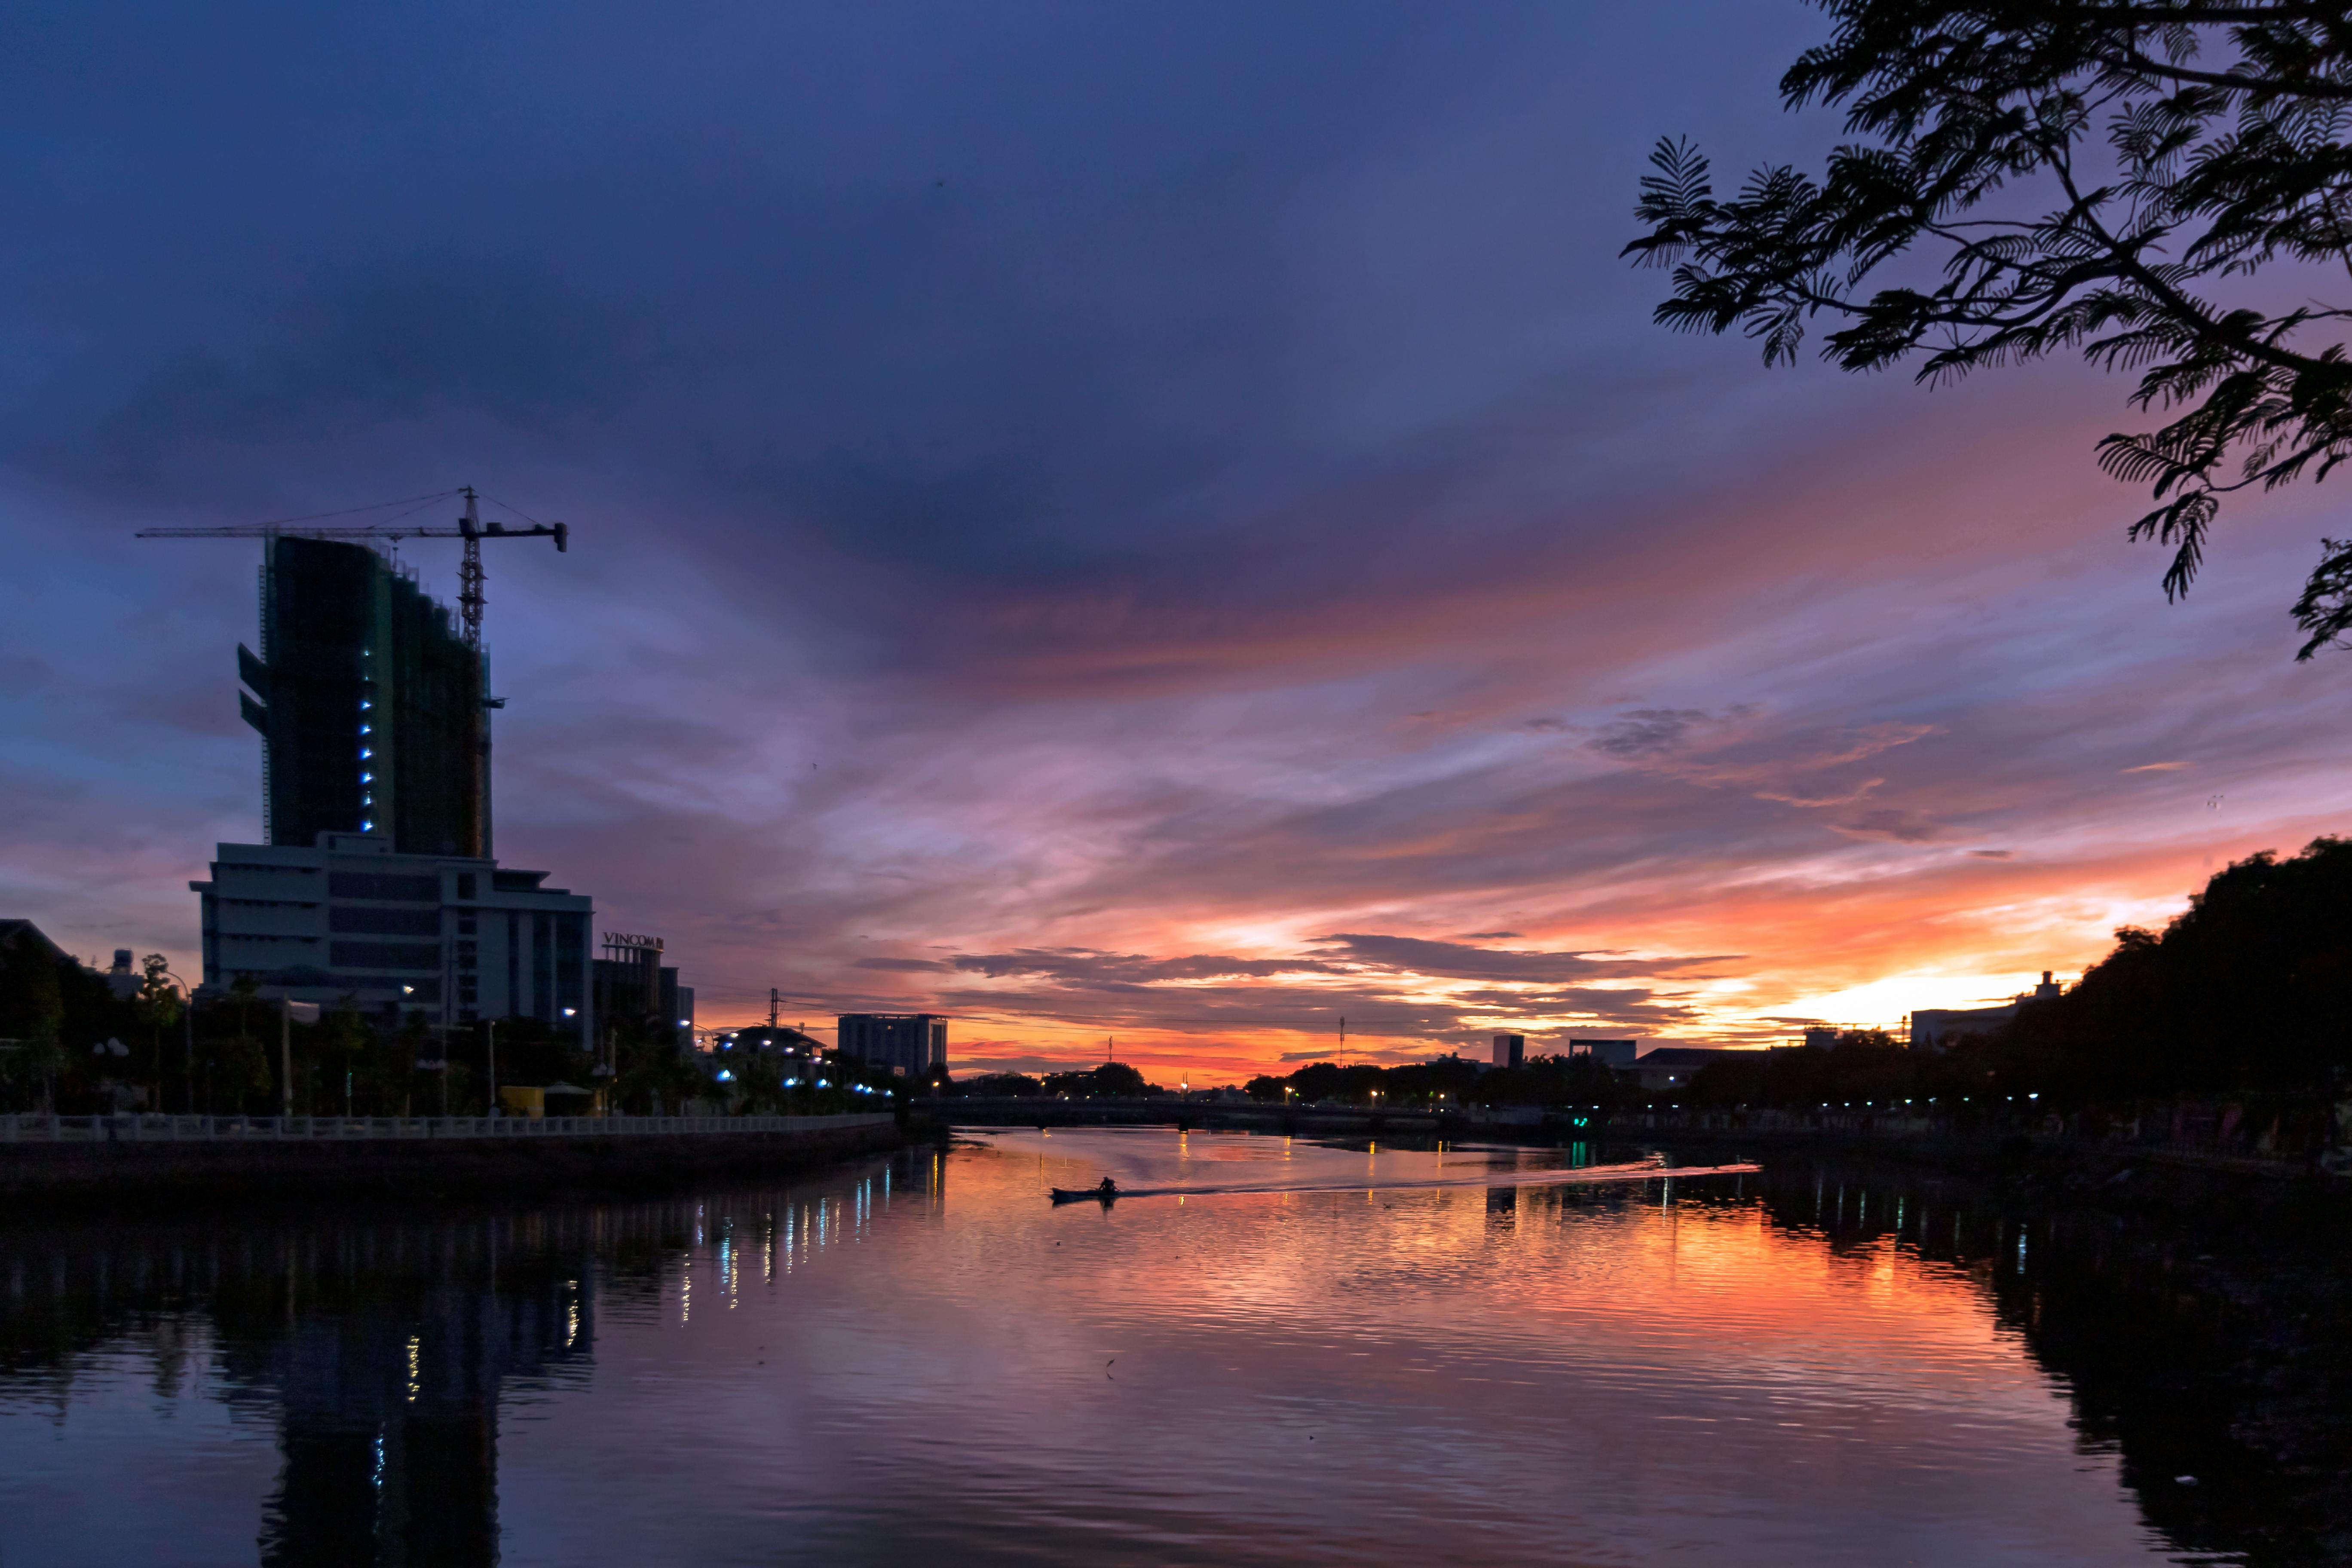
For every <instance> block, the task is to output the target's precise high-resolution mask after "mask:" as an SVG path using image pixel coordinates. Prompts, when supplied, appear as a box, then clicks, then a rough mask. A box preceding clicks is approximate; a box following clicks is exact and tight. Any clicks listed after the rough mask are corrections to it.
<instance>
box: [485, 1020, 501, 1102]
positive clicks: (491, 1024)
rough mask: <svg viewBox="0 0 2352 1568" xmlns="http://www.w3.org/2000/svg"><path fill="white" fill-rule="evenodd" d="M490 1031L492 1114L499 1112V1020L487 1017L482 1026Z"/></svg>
mask: <svg viewBox="0 0 2352 1568" xmlns="http://www.w3.org/2000/svg"><path fill="white" fill-rule="evenodd" d="M483 1027H484V1028H486V1029H488V1031H489V1032H490V1116H491V1117H492V1119H493V1120H495V1119H496V1118H497V1116H498V1114H499V1021H498V1020H497V1019H496V1018H490V1019H486V1020H485V1021H484V1023H483Z"/></svg>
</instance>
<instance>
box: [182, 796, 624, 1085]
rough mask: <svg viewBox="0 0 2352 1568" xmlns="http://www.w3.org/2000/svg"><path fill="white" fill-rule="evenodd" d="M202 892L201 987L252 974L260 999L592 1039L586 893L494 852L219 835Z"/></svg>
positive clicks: (353, 836) (324, 836)
mask: <svg viewBox="0 0 2352 1568" xmlns="http://www.w3.org/2000/svg"><path fill="white" fill-rule="evenodd" d="M212 873H213V874H212V880H210V881H208V882H191V883H189V884H188V886H189V888H190V889H192V890H194V892H196V893H197V894H199V895H200V896H201V897H202V899H203V900H204V942H205V984H206V985H208V986H222V987H226V986H227V985H229V984H233V983H234V982H235V981H236V980H237V979H238V978H239V977H240V976H245V975H249V976H251V977H252V978H253V979H254V980H255V981H256V982H257V983H258V984H259V985H260V987H261V994H264V995H268V996H287V997H290V998H292V999H293V1000H295V1001H298V1002H319V1003H324V1004H326V1005H329V1006H332V1005H335V1004H336V1003H338V1002H340V1001H341V999H342V998H344V997H345V996H351V997H353V998H355V999H356V1000H357V1002H358V1004H359V1005H360V1007H361V1008H362V1010H363V1011H366V1012H374V1013H381V1012H385V1011H388V1010H396V1011H397V1012H398V1013H400V1014H401V1015H403V1016H405V1015H406V1014H408V1013H410V1012H422V1013H423V1014H424V1015H425V1018H426V1019H427V1021H429V1022H432V1023H435V1024H439V1025H445V1026H447V1025H465V1024H471V1023H473V1022H475V1021H476V1020H478V1019H482V1018H509V1017H529V1018H539V1019H543V1020H545V1021H546V1022H547V1023H548V1024H549V1025H551V1026H553V1027H555V1028H556V1029H558V1030H560V1031H564V1032H570V1031H572V1030H577V1031H578V1037H579V1038H580V1039H581V1040H582V1041H583V1043H585V1042H590V1041H593V1040H594V1039H595V1037H596V1034H595V1020H594V1017H593V1012H594V1006H595V1002H594V995H593V988H592V986H591V985H590V984H589V981H590V968H589V946H588V939H589V931H590V928H591V926H592V924H593V920H594V916H595V904H594V901H593V900H591V899H589V898H588V897H586V896H585V895H583V894H578V893H572V892H567V891H566V890H564V889H562V888H548V887H542V886H541V881H542V880H543V879H545V877H546V876H547V873H546V872H544V871H509V870H503V869H501V868H499V864H498V862H496V861H495V860H487V859H472V858H466V857H462V856H451V855H399V854H394V852H393V848H392V843H391V840H390V839H389V838H387V837H383V835H381V834H371V833H321V834H320V835H319V843H318V846H317V847H315V848H310V849H299V848H295V847H292V846H290V845H277V844H223V845H221V846H219V847H218V858H216V859H215V860H214V862H213V864H212Z"/></svg>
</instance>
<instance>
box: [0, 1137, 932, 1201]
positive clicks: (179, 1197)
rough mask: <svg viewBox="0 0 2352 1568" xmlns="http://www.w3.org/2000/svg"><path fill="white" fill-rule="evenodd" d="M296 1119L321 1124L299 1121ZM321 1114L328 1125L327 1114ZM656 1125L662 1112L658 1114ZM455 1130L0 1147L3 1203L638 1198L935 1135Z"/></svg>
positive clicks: (34, 1142)
mask: <svg viewBox="0 0 2352 1568" xmlns="http://www.w3.org/2000/svg"><path fill="white" fill-rule="evenodd" d="M294 1120H295V1121H306V1120H310V1119H303V1118H296V1119H294ZM316 1120H318V1121H328V1120H330V1119H326V1118H319V1119H316ZM646 1120H656V1119H646ZM674 1120H677V1121H705V1120H707V1121H709V1122H711V1123H714V1125H711V1126H709V1127H708V1128H707V1129H706V1128H700V1127H696V1128H689V1129H685V1130H676V1131H659V1132H642V1133H629V1132H621V1133H616V1132H614V1131H609V1130H606V1131H571V1130H561V1131H542V1132H528V1131H505V1130H501V1131H500V1132H499V1134H496V1135H487V1136H485V1135H477V1136H451V1135H447V1134H446V1133H444V1134H443V1135H438V1136H435V1135H429V1134H425V1133H418V1134H415V1135H408V1136H390V1135H387V1136H349V1137H344V1136H322V1135H317V1134H316V1132H315V1131H313V1132H312V1134H311V1135H307V1136H285V1137H277V1136H260V1135H255V1136H250V1137H231V1138H215V1139H206V1140H196V1139H192V1138H181V1139H177V1140H174V1139H172V1138H169V1137H163V1136H157V1135H153V1134H148V1135H144V1136H139V1137H133V1138H124V1137H119V1136H118V1137H116V1138H114V1139H113V1140H111V1141H106V1140H102V1139H83V1140H80V1141H74V1142H66V1141H57V1142H52V1141H49V1140H47V1139H32V1138H24V1137H20V1138H17V1139H15V1140H13V1141H0V1203H5V1205H7V1206H8V1208H9V1209H11V1210H13V1211H14V1212H15V1213H16V1214H17V1215H26V1214H29V1213H44V1214H46V1213H54V1212H58V1211H59V1210H62V1209H67V1208H88V1207H101V1208H102V1207H118V1206H121V1205H124V1204H136V1205H139V1206H140V1207H141V1208H142V1210H152V1209H155V1208H159V1207H185V1206H196V1205H219V1204H224V1203H256V1202H257V1203H269V1202H275V1201H284V1200H289V1199H290V1200H298V1201H308V1200H310V1199H331V1200H337V1201H342V1200H372V1199H386V1198H399V1199H407V1200H415V1199H419V1198H443V1197H478V1196H484V1195H492V1196H504V1195H509V1194H512V1195H529V1196H534V1197H537V1196H547V1195H570V1194H581V1195H597V1196H606V1195H612V1196H626V1195H633V1194H648V1193H655V1192H659V1191H662V1190H664V1189H667V1188H670V1187H673V1186H676V1185H678V1184H685V1183H690V1182H695V1181H700V1180H704V1179H707V1178H709V1177H714V1176H730V1175H756V1174H760V1173H768V1172H785V1171H797V1170H804V1169H806V1168H808V1167H810V1166H813V1165H821V1164H827V1163H833V1162H835V1161H838V1160H845V1159H850V1158H854V1157H856V1156H858V1155H861V1154H869V1153H877V1152H885V1151H888V1150H895V1149H898V1148H900V1147H902V1146H904V1145H905V1144H906V1143H907V1142H909V1141H910V1140H916V1139H919V1138H921V1137H924V1136H928V1133H929V1130H928V1124H927V1123H926V1122H925V1121H922V1119H919V1118H918V1119H908V1118H901V1117H898V1116H894V1115H892V1114H889V1113H887V1112H882V1113H874V1114H863V1115H855V1116H841V1117H792V1118H768V1119H761V1120H763V1121H775V1122H779V1123H782V1122H792V1123H797V1124H798V1125H792V1126H776V1127H763V1128H761V1129H757V1130H751V1129H744V1130H737V1129H734V1128H730V1127H729V1126H728V1125H727V1123H728V1122H729V1121H731V1120H734V1119H731V1118H723V1117H712V1118H708V1119H704V1118H690V1119H685V1118H682V1119H674Z"/></svg>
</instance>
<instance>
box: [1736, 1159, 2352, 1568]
mask: <svg viewBox="0 0 2352 1568" xmlns="http://www.w3.org/2000/svg"><path fill="white" fill-rule="evenodd" d="M1757 1187H1758V1190H1759V1193H1760V1194H1761V1196H1762V1198H1763V1201H1764V1203H1765V1205H1766V1207H1767V1210H1768V1211H1769V1214H1770V1215H1771V1216H1772V1219H1773V1222H1774V1223H1775V1224H1776V1225H1779V1226H1783V1227H1785V1228H1787V1229H1789V1230H1790V1231H1792V1232H1794V1233H1797V1234H1800V1235H1806V1236H1816V1237H1821V1238H1822V1240H1823V1241H1825V1242H1826V1244H1827V1245H1828V1246H1829V1247H1830V1248H1831V1250H1832V1253H1833V1254H1835V1255H1836V1256H1838V1257H1839V1258H1845V1259H1851V1260H1866V1259H1870V1258H1875V1257H1879V1256H1883V1255H1887V1254H1890V1253H1894V1254H1900V1255H1902V1256H1905V1257H1909V1258H1918V1259H1921V1260H1923V1261H1926V1262H1928V1263H1932V1264H1939V1265H1943V1266H1947V1267H1949V1268H1954V1269H1957V1270H1959V1271H1962V1272H1964V1273H1965V1274H1966V1275H1967V1276H1968V1277H1969V1279H1971V1280H1972V1281H1974V1282H1975V1283H1976V1284H1977V1285H1978V1286H1979V1289H1981V1290H1982V1292H1983V1293H1984V1295H1985V1297H1986V1299H1987V1300H1988V1301H1989V1303H1990V1308H1991V1310H1992V1315H1993V1320H1994V1321H1995V1322H1996V1323H1997V1324H1998V1325H1999V1326H2000V1329H2001V1330H2003V1331H2007V1332H2011V1333H2013V1334H2015V1335H2016V1336H2017V1337H2018V1339H2019V1340H2020V1341H2021V1343H2023V1344H2024V1345H2025V1346H2026V1348H2027V1349H2028V1350H2029V1351H2030V1352H2031V1353H2032V1356H2033V1357H2034V1359H2035V1360H2036V1361H2037V1362H2039V1363H2041V1364H2042V1366H2044V1367H2046V1368H2047V1369H2048V1370H2049V1371H2050V1372H2052V1373H2054V1374H2055V1375H2056V1376H2058V1377H2059V1378H2061V1379H2063V1385H2064V1387H2065V1389H2066V1391H2067V1394H2068V1395H2069V1397H2070V1399H2071V1402H2072V1405H2073V1415H2074V1426H2075V1429H2076V1431H2077V1433H2078V1435H2079V1440H2080V1443H2081V1445H2082V1447H2083V1448H2084V1451H2085V1452H2088V1453H2095V1454H2112V1455H2115V1456H2116V1457H2117V1458H2118V1459H2119V1461H2120V1471H2121V1476H2122V1479H2123V1480H2124V1481H2125V1483H2126V1485H2128V1486H2130V1487H2131V1488H2132V1489H2133V1490H2134V1491H2135V1492H2136V1493H2137V1499H2138V1502H2139V1506H2140V1509H2141V1511H2142V1512H2143V1514H2144V1515H2145V1517H2146V1518H2147V1520H2148V1521H2150V1522H2151V1523H2152V1524H2153V1525H2155V1526H2156V1527H2157V1528H2158V1530H2159V1531H2161V1532H2162V1534H2163V1536H2164V1537H2165V1539H2166V1540H2168V1542H2171V1543H2172V1544H2173V1545H2175V1546H2176V1547H2178V1548H2179V1549H2181V1550H2183V1551H2187V1552H2194V1553H2197V1554H2198V1555H2199V1558H2200V1560H2201V1561H2242V1562H2248V1563H2262V1564H2279V1565H2288V1564H2294V1565H2300V1564H2306V1563H2308V1564H2321V1563H2330V1564H2334V1563H2346V1562H2352V1275H2347V1271H2346V1270H2345V1269H2344V1268H2343V1267H2342V1265H2341V1262H2340V1260H2341V1259H2342V1258H2344V1257H2345V1256H2346V1243H2347V1239H2352V1237H2347V1234H2346V1223H2345V1219H2344V1216H2343V1215H2341V1214H2340V1212H2336V1210H2335V1208H2334V1207H2333V1206H2332V1205H2314V1204H2310V1203H2308V1202H2307V1201H2305V1200H2298V1199H2297V1198H2296V1197H2295V1196H2294V1194H2279V1193H2269V1194H2265V1193H2263V1191H2261V1190H2260V1189H2249V1190H2248V1191H2246V1192H2245V1193H2243V1194H2240V1199H2239V1201H2237V1202H2224V1203H2221V1204H2215V1205H2189V1206H2185V1207H2184V1206H2181V1205H2175V1204H2169V1203H2168V1204H2166V1205H2161V1206H2160V1207H2151V1208H2150V1209H2148V1210H2147V1211H2145V1212H2137V1213H2135V1212H2131V1211H2129V1210H2122V1211H2118V1210H2117V1209H2116V1208H2114V1207H2108V1206H2102V1205H2093V1204H2089V1203H2084V1202H2082V1201H2079V1199H2075V1200H2071V1201H2070V1200H2069V1198H2068V1197H2067V1195H2066V1194H2055V1195H2053V1196H2049V1197H2045V1198H2044V1199H2042V1201H2038V1202H2033V1203H2030V1204H2020V1203H2016V1202H2008V1203H2004V1202H2002V1201H2001V1200H2000V1198H1999V1197H1998V1196H1997V1195H1996V1194H1993V1193H1991V1192H1990V1191H1988V1190H1987V1189H1986V1188H1985V1187H1983V1186H1981V1185H1979V1184H1970V1183H1966V1182H1958V1181H1950V1180H1946V1181H1937V1180H1933V1179H1929V1178H1924V1177H1919V1176H1916V1175H1913V1176H1907V1177H1906V1176H1901V1175H1898V1174H1895V1173H1889V1172H1887V1171H1885V1169H1883V1168H1872V1167H1866V1166H1856V1165H1841V1164H1839V1163H1833V1162H1825V1163H1803V1164H1798V1163H1781V1164H1778V1165H1775V1166H1773V1167H1772V1168H1771V1169H1769V1171H1768V1172H1767V1173H1765V1174H1764V1175H1763V1176H1762V1177H1760V1178H1759V1179H1758V1183H1757Z"/></svg>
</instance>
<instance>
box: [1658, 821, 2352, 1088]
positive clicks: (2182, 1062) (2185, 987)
mask: <svg viewBox="0 0 2352 1568" xmlns="http://www.w3.org/2000/svg"><path fill="white" fill-rule="evenodd" d="M2347 1078H2352V844H2347V843H2345V842H2343V841H2342V840H2340V839H2335V838H2321V839H2316V840H2315V841H2314V842H2313V843H2312V844H2311V845H2310V847H2307V848H2305V850H2304V851H2303V853H2301V854H2300V855H2296V856H2294V857H2293V858H2288V859H2284V860H2282V859H2280V858H2278V857H2277V856H2276V855H2274V854H2273V853H2271V852H2268V851H2265V852H2263V854H2260V855H2255V856H2252V857H2250V858H2246V859H2244V860H2241V861H2238V862H2236V863H2235V864H2233V865H2231V866H2230V867H2228V868H2226V869H2224V870H2221V871H2220V872H2217V873H2216V874H2215V875H2214V876H2213V877H2212V878H2211V879H2210V880H2209V881H2208V882H2207V883H2206V885H2205V888H2204V890H2203V891H2201V892H2199V893H2195V894H2192V895H2191V896H2190V898H2189V908H2188V909H2187V910H2184V911H2183V912H2182V913H2181V914H2180V915H2179V916H2178V917H2177V918H2175V919H2174V920H2173V921H2171V922H2170V923H2169V924H2168V925H2167V926H2166V927H2165V929H2164V930H2163V931H2144V930H2141V929H2139V928H2138V927H2135V926H2126V927H2125V928H2124V929H2123V930H2121V931H2117V932H2116V946H2115V951H2114V952H2110V953H2109V954H2108V955H2107V956H2106V957H2105V959H2103V960H2102V961H2100V963H2097V964H2096V965H2095V966H2094V967H2093V968H2091V969H2090V970H2089V971H2088V972H2087V973H2084V976H2083V979H2082V981H2081V983H2080V984H2076V985H2074V987H2072V988H2071V989H2069V990H2068V991H2066V992H2065V993H2064V994H2063V995H2060V996H2057V997H2054V998H2053V999H2050V1000H2047V1001H2039V1002H2034V1001H2029V1002H2027V1003H2025V1004H2024V1005H2022V1006H2021V1008H2020V1009H2019V1012H2018V1016H2017V1018H2016V1019H2015V1021H2014V1022H2012V1023H2010V1024H2008V1025H2005V1026H2001V1027H2000V1028H1998V1029H1995V1030H1993V1031H1991V1032H1990V1033H1989V1034H1986V1035H1984V1036H1981V1037H1969V1038H1965V1039H1962V1040H1959V1041H1958V1042H1956V1043H1955V1044H1954V1045H1953V1047H1952V1048H1951V1049H1949V1050H1948V1051H1945V1052H1942V1053H1940V1054H1934V1055H1930V1054H1928V1053H1926V1052H1917V1051H1909V1050H1906V1049H1903V1048H1902V1047H1899V1046H1898V1045H1896V1044H1895V1042H1894V1041H1893V1040H1891V1039H1888V1038H1887V1037H1885V1036H1884V1035H1877V1034H1854V1035H1847V1036H1844V1037H1841V1038H1840V1039H1839V1041H1838V1042H1837V1044H1836V1045H1835V1046H1834V1047H1831V1048H1830V1049H1827V1050H1805V1051H1774V1052H1770V1053H1769V1054H1760V1053H1759V1055H1758V1056H1757V1057H1755V1058H1753V1059H1741V1060H1734V1061H1724V1062H1717V1063H1716V1064H1714V1065H1712V1066H1710V1067H1708V1068H1705V1069H1704V1070H1702V1071H1701V1072H1700V1073H1699V1074H1698V1075H1697V1077H1696V1079H1693V1081H1692V1083H1691V1085H1690V1089H1689V1091H1688V1093H1687V1094H1686V1095H1685V1097H1684V1099H1685V1101H1686V1102H1687V1103H1691V1104H1700V1105H1769V1106H1807V1105H1817V1104H1819V1103H1821V1102H1822V1101H1827V1102H1829V1103H1831V1104H1833V1105H1834V1104H1842V1103H1864V1104H1868V1103H1880V1104H1883V1103H1885V1102H1887V1101H1890V1100H1893V1101H1899V1100H1906V1099H1908V1100H1913V1101H1914V1102H1917V1101H1920V1100H1927V1099H1931V1098H1932V1099H1934V1100H1937V1102H1938V1103H1943V1102H1945V1101H1948V1100H1968V1101H1969V1102H1977V1101H1979V1100H1994V1101H2000V1102H2003V1103H2007V1102H2009V1101H2011V1100H2019V1101H2027V1100H2031V1102H2032V1103H2035V1104H2038V1105H2039V1106H2040V1107H2042V1108H2043V1109H2047V1110H2062V1111H2072V1110H2081V1109H2083V1108H2084V1107H2088V1106H2094V1105H2097V1104H2101V1103H2109V1102H2115V1101H2120V1100H2140V1099H2160V1098H2169V1097H2174V1096H2181V1095H2221V1094H2230V1095H2258V1096H2269V1097H2274V1098H2280V1099H2289V1100H2294V1099H2303V1100H2315V1099H2319V1098H2324V1097H2326V1096H2330V1095H2333V1094H2335V1093H2336V1092H2338V1091H2340V1090H2341V1089H2343V1088H2344V1087H2345V1085H2346V1083H2347Z"/></svg>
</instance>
